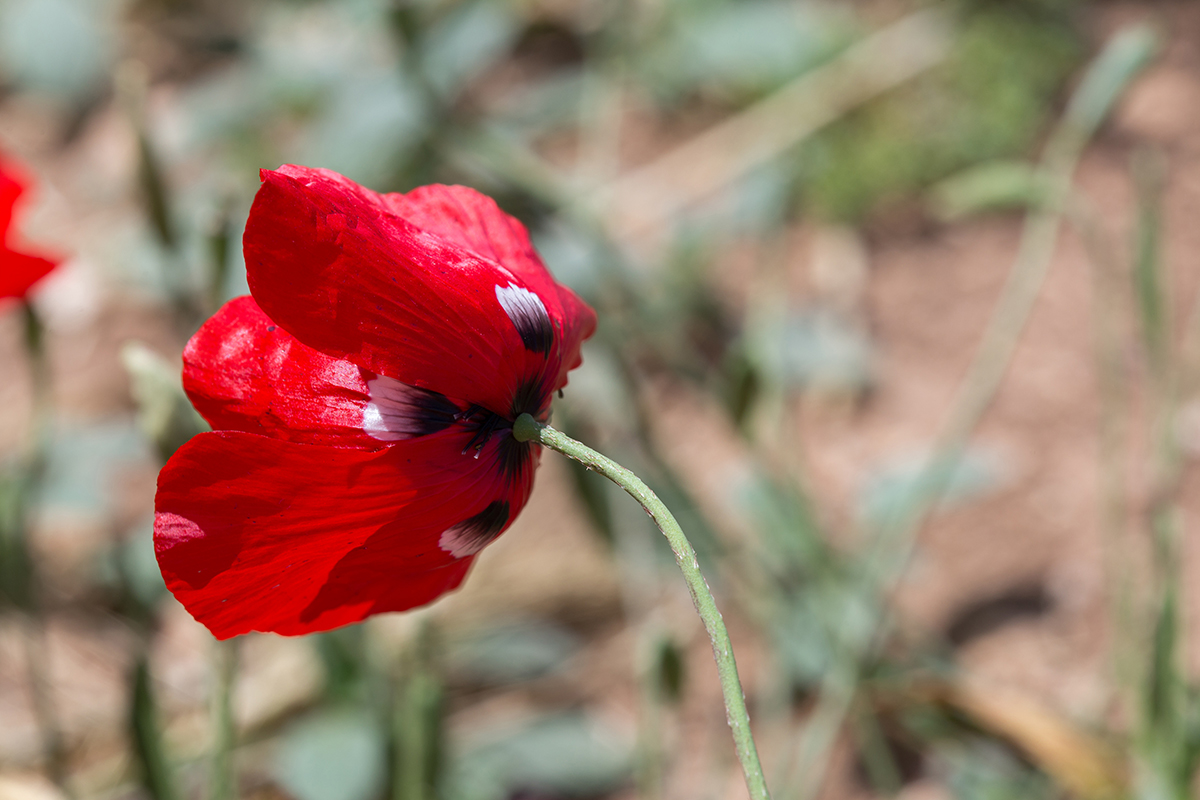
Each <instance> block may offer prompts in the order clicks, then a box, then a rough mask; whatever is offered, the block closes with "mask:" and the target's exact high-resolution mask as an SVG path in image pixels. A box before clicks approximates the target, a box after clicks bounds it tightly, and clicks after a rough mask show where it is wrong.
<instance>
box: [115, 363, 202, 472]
mask: <svg viewBox="0 0 1200 800" xmlns="http://www.w3.org/2000/svg"><path fill="white" fill-rule="evenodd" d="M121 363H122V364H124V365H125V370H126V372H128V373H129V378H130V381H131V384H132V385H131V387H130V391H131V393H132V394H133V399H134V402H135V403H137V406H138V427H139V428H141V431H142V433H143V434H144V435H145V436H146V438H147V439H148V440H150V442H152V443H153V444H154V447H155V450H156V451H157V452H158V455H159V458H161V459H162V461H163V462H166V460H167V459H168V458H170V457H171V455H172V454H173V453H174V452H175V451H176V450H177V449H179V448H180V447H181V446H182V445H183V444H184V443H185V442H186V441H187V440H188V439H191V438H192V437H193V436H195V435H196V434H197V433H200V432H202V431H206V430H209V426H208V423H207V422H205V421H204V418H203V417H201V416H200V415H199V414H198V413H196V410H195V409H194V408H192V404H191V401H189V400H188V398H187V395H186V394H184V391H183V378H182V375H181V367H180V366H179V365H178V364H173V363H171V362H170V361H168V360H167V359H165V358H163V357H162V356H160V355H159V354H158V353H156V352H154V351H153V350H151V349H150V348H149V347H147V346H146V345H145V344H143V343H141V342H126V343H125V345H124V346H123V347H122V348H121Z"/></svg>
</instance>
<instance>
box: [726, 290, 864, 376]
mask: <svg viewBox="0 0 1200 800" xmlns="http://www.w3.org/2000/svg"><path fill="white" fill-rule="evenodd" d="M745 347H746V352H747V355H748V357H749V359H750V361H751V363H753V364H754V365H755V366H756V367H757V368H758V370H759V372H760V373H761V374H762V375H763V376H764V377H767V378H769V379H770V380H772V381H774V382H776V383H777V384H778V385H782V386H785V387H800V386H804V387H812V388H819V389H834V390H850V391H860V390H862V389H865V388H866V387H867V386H868V385H869V384H870V382H871V378H872V372H873V370H872V365H871V360H872V349H871V344H870V341H869V340H868V339H867V337H866V335H865V334H864V333H863V332H862V331H861V330H859V329H858V328H857V327H855V326H852V325H850V324H849V323H848V322H847V321H846V320H845V319H843V318H842V317H840V316H839V315H837V314H835V313H834V312H832V311H830V310H828V309H825V308H822V307H813V308H808V309H801V310H797V311H792V312H788V313H785V314H782V315H761V316H758V317H757V318H755V319H751V320H750V321H749V322H748V323H747V332H746V340H745Z"/></svg>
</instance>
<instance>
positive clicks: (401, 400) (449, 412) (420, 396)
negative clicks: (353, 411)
mask: <svg viewBox="0 0 1200 800" xmlns="http://www.w3.org/2000/svg"><path fill="white" fill-rule="evenodd" d="M367 390H368V391H369V392H370V394H371V402H369V403H367V407H366V408H365V409H363V431H364V432H365V433H366V434H367V435H368V436H370V437H371V438H373V439H379V440H380V441H383V442H395V441H399V440H401V439H411V438H413V437H415V436H425V435H426V434H430V433H437V432H438V431H440V430H444V429H446V428H448V427H450V426H451V425H452V424H453V423H454V422H455V420H456V419H457V418H458V417H457V415H458V413H459V408H458V406H456V405H455V404H454V403H453V402H451V401H450V399H449V398H447V397H446V396H445V395H443V394H439V393H437V392H431V391H429V390H428V389H419V388H417V387H416V386H409V385H408V384H407V383H401V382H400V381H398V380H396V379H394V378H388V377H385V376H383V375H379V376H377V377H375V378H374V379H372V380H369V381H367Z"/></svg>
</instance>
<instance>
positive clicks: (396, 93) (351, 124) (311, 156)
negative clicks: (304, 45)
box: [299, 70, 428, 186]
mask: <svg viewBox="0 0 1200 800" xmlns="http://www.w3.org/2000/svg"><path fill="white" fill-rule="evenodd" d="M427 120H428V109H427V108H426V104H425V102H424V100H423V99H422V97H421V94H420V92H419V91H418V90H417V88H416V87H415V86H414V85H413V84H412V83H411V82H410V81H409V80H407V79H405V78H404V76H403V75H401V74H400V73H399V71H397V70H388V71H386V72H380V73H377V74H369V73H368V74H365V75H364V74H355V75H353V76H347V78H346V79H345V80H343V81H341V82H340V83H339V84H338V86H337V88H336V90H335V91H334V92H333V93H332V95H331V96H330V97H329V99H328V100H327V101H326V103H325V105H323V107H322V108H321V111H320V112H319V114H318V115H317V117H316V118H315V119H314V120H313V121H312V122H311V124H310V125H309V127H308V129H307V132H306V134H305V141H304V143H303V144H302V145H301V147H300V153H299V160H300V163H303V164H319V165H321V166H322V167H325V168H326V169H331V170H333V171H335V172H340V173H341V174H343V175H345V176H346V177H348V178H351V179H352V180H356V181H359V182H361V183H363V184H366V185H368V186H371V185H374V186H378V185H381V184H384V183H385V182H387V181H389V180H390V179H391V177H392V175H393V173H395V172H396V170H398V169H399V167H400V165H401V164H402V163H403V162H404V160H405V158H406V157H407V156H408V154H409V152H410V151H411V150H412V148H413V147H415V146H416V145H417V144H418V143H419V142H420V141H421V137H422V136H423V135H424V133H425V126H426V123H427Z"/></svg>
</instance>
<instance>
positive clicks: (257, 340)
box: [183, 296, 385, 450]
mask: <svg viewBox="0 0 1200 800" xmlns="http://www.w3.org/2000/svg"><path fill="white" fill-rule="evenodd" d="M183 388H184V390H185V391H186V392H187V395H188V398H189V399H190V400H191V401H192V405H194V406H195V407H196V410H197V411H199V412H200V414H201V416H203V417H204V418H205V419H206V420H208V422H209V424H210V425H212V426H213V428H215V429H218V430H221V429H225V430H238V431H246V432H248V433H259V434H263V435H265V436H272V437H275V438H277V439H286V440H288V441H292V442H307V443H309V444H328V445H342V446H356V447H364V448H367V449H369V450H378V449H380V448H381V447H383V446H384V444H385V443H384V442H382V441H380V440H378V439H375V438H372V437H371V436H369V435H367V434H365V433H364V432H363V409H364V407H365V406H366V404H367V402H368V401H369V399H370V395H369V392H368V389H367V383H366V379H365V378H364V376H363V374H362V370H361V369H360V368H359V367H358V366H356V365H354V364H351V363H350V362H349V361H345V360H342V359H336V358H331V357H329V356H327V355H325V354H324V353H320V352H318V351H316V350H313V349H312V348H311V347H307V346H305V345H303V344H301V343H300V342H298V341H296V339H295V337H293V336H292V335H291V334H289V333H288V332H287V331H285V330H284V329H283V328H281V327H279V326H278V325H276V324H275V323H274V322H273V321H272V320H271V319H270V317H268V316H267V315H266V314H264V313H263V311H262V309H261V308H259V307H258V304H257V303H255V302H254V298H252V297H248V296H247V297H237V298H234V299H233V300H230V301H229V302H228V303H226V304H225V305H224V306H223V307H222V308H221V310H219V311H218V312H217V313H216V314H214V315H213V316H212V317H211V318H210V319H209V320H208V321H207V322H205V323H204V325H202V326H201V327H200V330H199V331H197V332H196V334H195V335H194V336H193V337H192V338H191V339H190V340H189V341H188V344H187V347H186V348H185V349H184V351H183Z"/></svg>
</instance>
